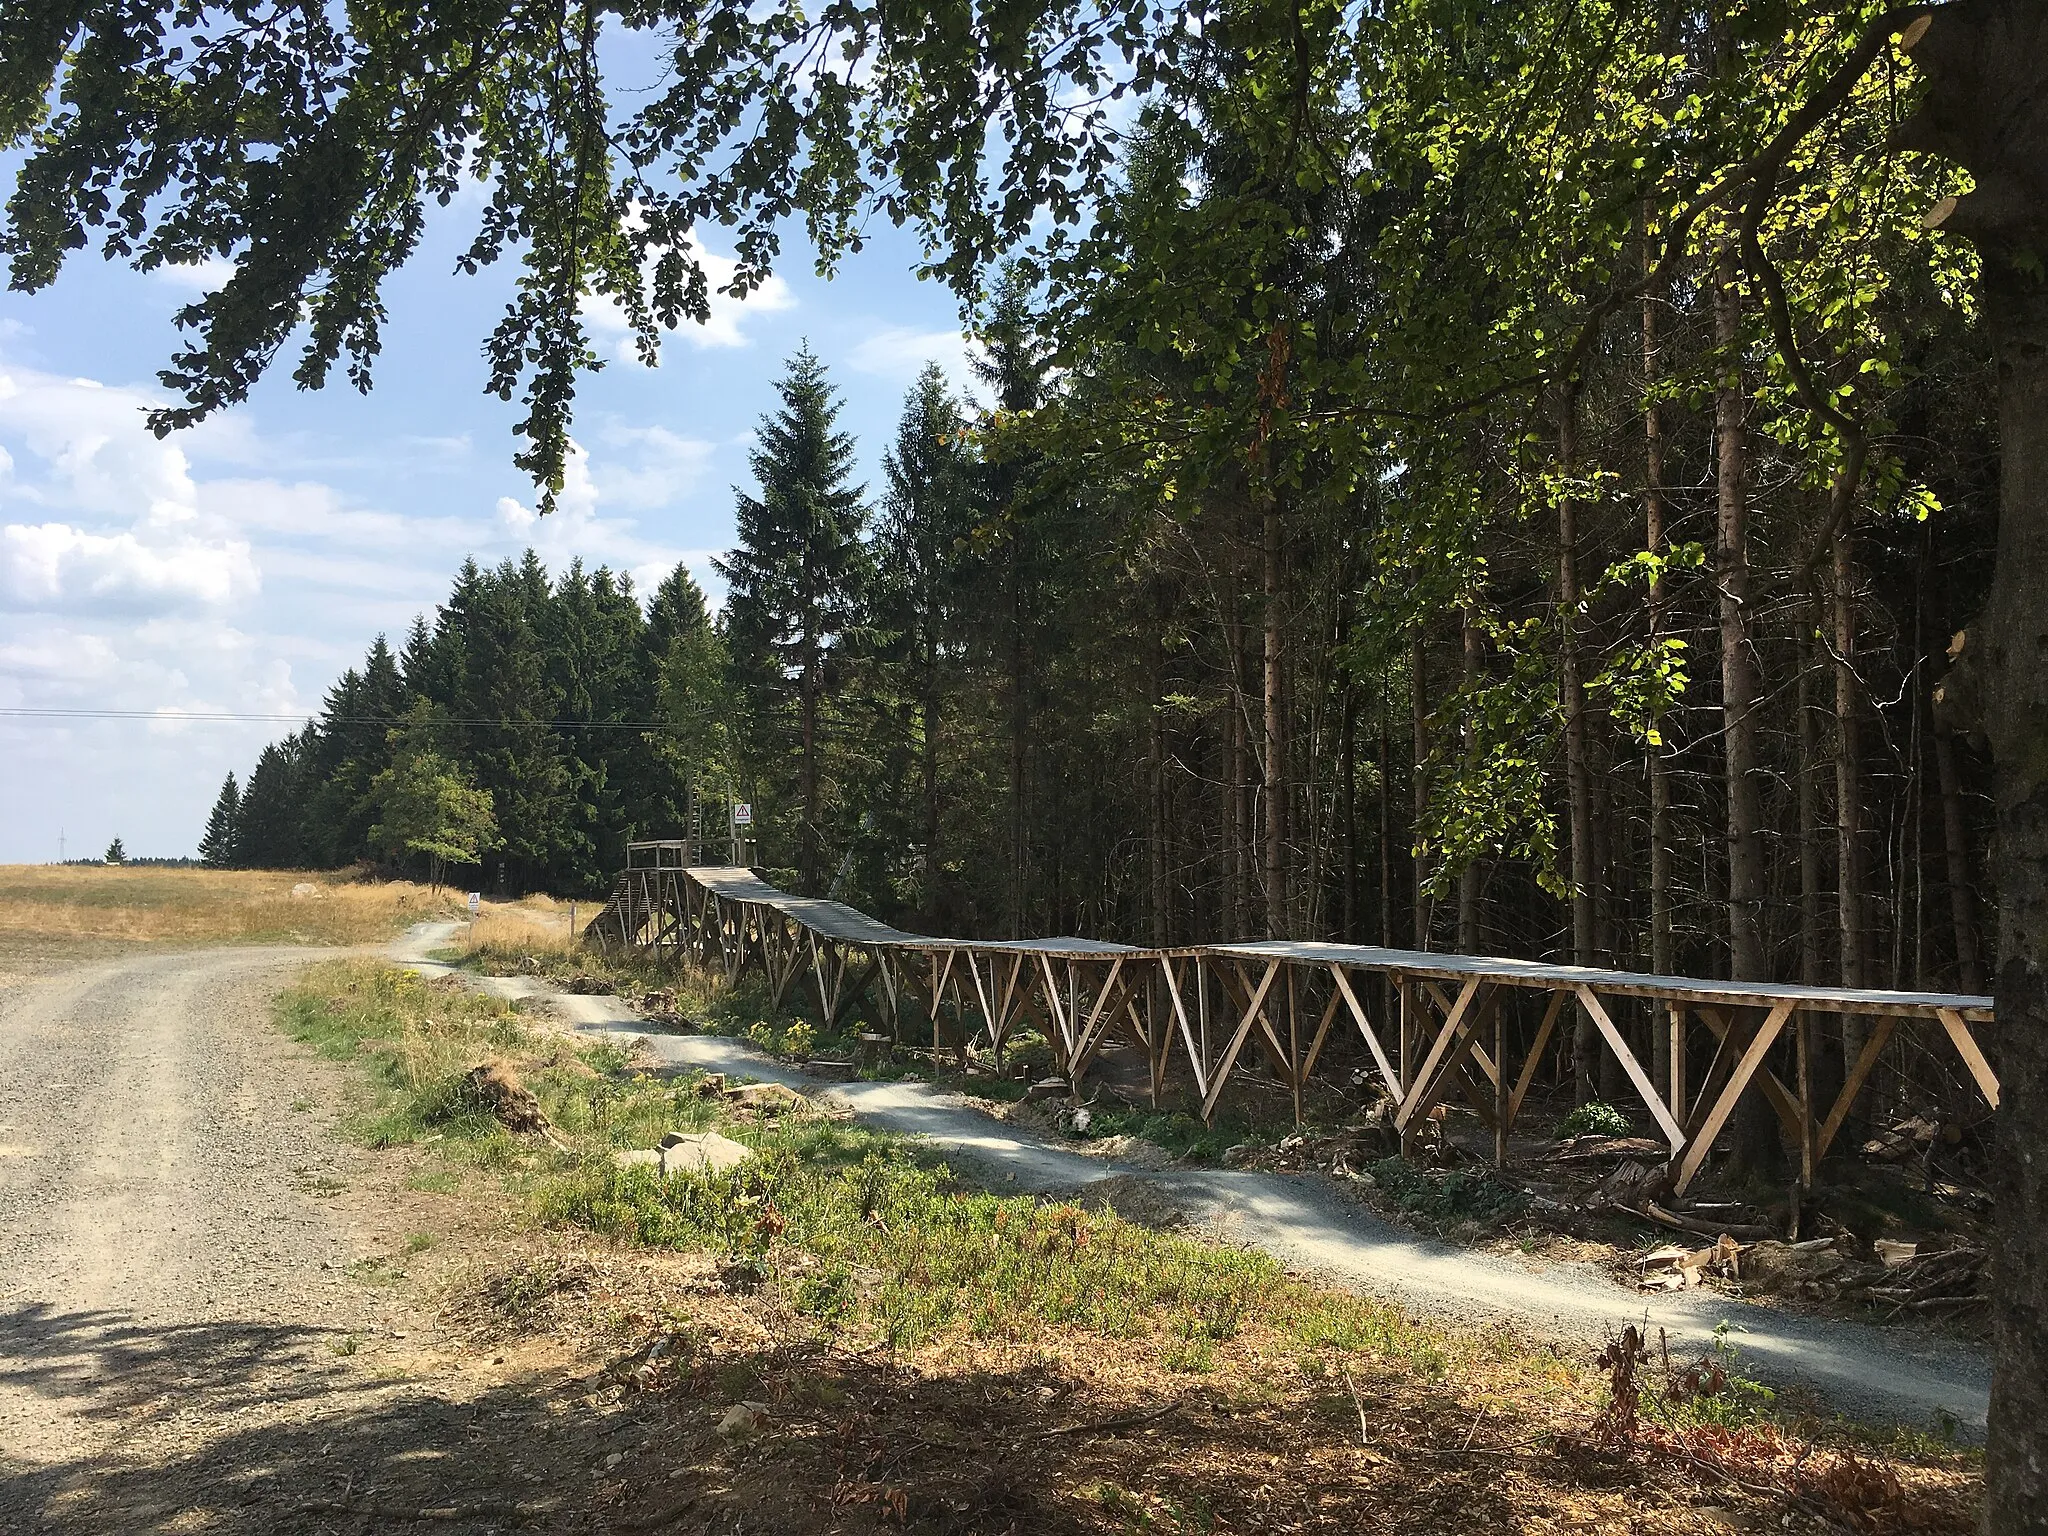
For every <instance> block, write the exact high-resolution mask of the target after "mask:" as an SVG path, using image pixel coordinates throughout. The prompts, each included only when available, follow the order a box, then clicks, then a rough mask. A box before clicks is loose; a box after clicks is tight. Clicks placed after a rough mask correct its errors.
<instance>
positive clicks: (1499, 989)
mask: <svg viewBox="0 0 2048 1536" xmlns="http://www.w3.org/2000/svg"><path fill="white" fill-rule="evenodd" d="M701 851H702V850H701V849H700V846H699V845H698V844H697V843H695V842H693V841H689V840H678V841H673V842H646V843H634V844H632V845H631V846H630V847H629V848H628V850H627V861H626V868H625V870H624V871H623V872H622V873H621V874H620V876H619V879H618V882H617V884H616V885H615V887H614V888H613V891H612V895H611V898H610V900H609V901H607V903H606V904H605V906H604V908H603V910H602V911H601V912H600V913H599V914H598V916H597V917H596V918H594V919H593V920H592V922H591V924H590V927H589V928H588V929H587V930H586V932H585V941H586V942H588V943H596V944H600V945H605V946H613V945H616V946H619V947H622V948H639V949H646V950H650V951H654V952H658V953H667V954H672V955H674V956H676V957H678V958H680V959H683V960H687V961H689V962H690V963H692V964H694V965H697V966H701V967H704V968H708V969H716V970H720V971H722V972H723V973H724V975H725V976H726V977H727V978H728V979H729V980H737V979H738V978H739V977H740V976H741V975H742V974H745V973H748V972H753V973H757V974H759V975H760V976H761V977H762V978H763V979H764V980H765V981H766V983H767V986H768V990H769V993H770V996H771V998H772V1000H773V1003H774V1005H775V1006H776V1007H778V1008H779V1007H781V1006H782V1004H783V1002H784V1001H785V999H788V998H790V997H791V995H792V989H793V988H796V989H800V990H802V991H805V992H810V993H813V994H814V995H815V998H816V1003H817V1011H818V1016H819V1019H820V1022H821V1023H822V1024H823V1026H824V1027H825V1029H826V1030H827V1031H828V1032H829V1031H832V1030H835V1029H837V1028H838V1027H839V1026H840V1025H842V1024H843V1023H844V1022H845V1021H846V1020H848V1019H849V1018H850V1017H851V1016H852V1015H853V1014H854V1013H855V1012H857V1011H859V1012H864V1013H865V1014H866V1015H867V1016H868V1018H869V1019H870V1020H871V1021H872V1022H874V1023H876V1024H878V1025H879V1026H880V1027H881V1029H882V1031H883V1032H885V1033H887V1034H889V1035H891V1036H892V1037H893V1038H894V1039H896V1040H897V1041H898V1042H899V1043H905V1044H908V1043H912V1041H911V1038H910V1036H911V1035H914V1036H915V1037H916V1038H917V1041H918V1042H919V1043H921V1040H922V1037H923V1036H924V1035H925V1034H926V1033H928V1034H929V1037H930V1041H931V1049H932V1050H933V1051H934V1052H943V1051H945V1050H946V1049H948V1048H949V1047H950V1048H951V1049H953V1050H955V1051H957V1052H958V1053H960V1055H961V1056H962V1057H963V1058H964V1056H965V1055H966V1053H967V1052H968V1051H969V1050H971V1049H985V1050H988V1051H990V1052H991V1053H993V1055H994V1056H995V1058H996V1060H997V1062H998V1064H999V1065H1000V1063H1001V1061H1002V1058H1003V1053H1004V1052H1005V1050H1006V1049H1007V1048H1008V1047H1009V1046H1010V1045H1011V1043H1012V1042H1013V1040H1014V1038H1015V1036H1016V1035H1017V1034H1018V1032H1019V1031H1020V1030H1021V1029H1024V1028H1033V1027H1035V1028H1037V1029H1038V1030H1040V1031H1041V1032H1042V1033H1043V1035H1044V1037H1045V1039H1046V1041H1047V1042H1048V1044H1049V1046H1050V1048H1051V1050H1052V1054H1053V1059H1054V1063H1055V1065H1056V1067H1057V1069H1058V1070H1059V1072H1060V1075H1061V1076H1063V1077H1065V1078H1067V1079H1068V1080H1069V1081H1070V1082H1072V1083H1075V1084H1078V1083H1079V1082H1080V1081H1081V1079H1082V1078H1083V1077H1084V1075H1085V1074H1086V1073H1087V1071H1088V1069H1089V1067H1090V1066H1091V1064H1093V1063H1094V1061H1095V1059H1096V1057H1097V1056H1098V1055H1099V1054H1100V1053H1101V1051H1102V1049H1103V1047H1104V1046H1105V1045H1107V1044H1109V1043H1110V1042H1111V1041H1112V1039H1117V1040H1119V1041H1120V1042H1121V1043H1128V1044H1130V1045H1133V1046H1136V1047H1138V1048H1139V1049H1141V1050H1142V1051H1143V1052H1144V1053H1145V1059H1146V1061H1147V1063H1148V1065H1149V1069H1150V1071H1149V1075H1150V1083H1151V1093H1152V1098H1153V1102H1154V1103H1155V1104H1157V1103H1158V1102H1159V1101H1160V1099H1161V1098H1162V1096H1163V1095H1164V1094H1165V1092H1166V1089H1167V1084H1168V1081H1169V1079H1170V1077H1171V1076H1172V1074H1173V1071H1174V1069H1175V1067H1176V1066H1179V1067H1180V1068H1182V1069H1183V1070H1184V1071H1185V1072H1186V1074H1187V1076H1188V1078H1189V1079H1190V1080H1191V1082H1192V1085H1193V1087H1194V1090H1195V1094H1196V1096H1197V1098H1198V1099H1199V1101H1200V1105H1201V1111H1202V1115H1203V1118H1204V1119H1211V1118H1213V1117H1214V1115H1215V1113H1216V1109H1217V1106H1218V1104H1219V1102H1220V1101H1221V1099H1222V1096H1223V1091H1224V1088H1225V1086H1226V1085H1227V1084H1228V1083H1229V1082H1230V1081H1231V1079H1232V1076H1233V1074H1234V1073H1236V1072H1238V1071H1239V1070H1241V1069H1242V1068H1243V1066H1244V1064H1245V1062H1246V1060H1247V1054H1248V1053H1249V1055H1250V1057H1252V1058H1255V1059H1258V1060H1260V1061H1263V1063H1264V1064H1265V1066H1266V1068H1267V1069H1268V1070H1269V1071H1270V1072H1271V1073H1272V1075H1273V1077H1274V1078H1275V1079H1277V1081H1278V1082H1279V1083H1280V1084H1281V1085H1282V1087H1283V1088H1284V1089H1285V1090H1287V1091H1290V1092H1291V1093H1292V1096H1293V1100H1294V1108H1295V1114H1296V1117H1297V1119H1299V1118H1300V1115H1301V1111H1302V1098H1303V1092H1304V1090H1305V1089H1306V1088H1307V1086H1308V1084H1309V1081H1310V1078H1311V1075H1312V1074H1313V1073H1314V1072H1315V1071H1316V1069H1317V1067H1318V1066H1319V1065H1321V1064H1322V1063H1323V1062H1324V1061H1325V1058H1326V1053H1327V1052H1328V1050H1329V1047H1330V1046H1331V1044H1332V1037H1333V1033H1334V1034H1337V1035H1341V1036H1349V1035H1350V1034H1351V1032H1352V1031H1354V1030H1355V1031H1356V1033H1357V1035H1358V1037H1359V1043H1360V1044H1361V1045H1362V1046H1363V1048H1364V1050H1365V1052H1366V1054H1367V1056H1368V1057H1369V1066H1366V1067H1365V1068H1364V1070H1368V1071H1370V1072H1371V1073H1372V1074H1373V1075H1374V1076H1376V1077H1377V1078H1378V1079H1379V1080H1380V1082H1381V1084H1382V1085H1383V1086H1384V1087H1385V1089H1386V1091H1387V1093H1388V1095H1389V1096H1390V1098H1391V1100H1392V1102H1393V1105H1394V1112H1393V1113H1394V1124H1395V1127H1396V1129H1397V1130H1398V1131H1399V1132H1400V1134H1401V1137H1402V1143H1403V1146H1404V1147H1405V1146H1406V1145H1408V1143H1409V1142H1410V1141H1411V1140H1412V1139H1413V1138H1414V1137H1415V1136H1416V1135H1417V1134H1418V1133H1419V1132H1420V1131H1421V1130H1422V1129H1423V1128H1424V1126H1425V1125H1426V1124H1427V1122H1428V1118H1429V1116H1430V1113H1431V1111H1432V1110H1434V1109H1435V1108H1436V1107H1437V1105H1438V1104H1440V1103H1441V1102H1443V1101H1444V1100H1445V1099H1446V1098H1448V1097H1449V1096H1451V1095H1453V1094H1456V1095H1458V1096H1460V1097H1461V1098H1463V1099H1464V1100H1465V1101H1466V1102H1467V1103H1469V1104H1470V1105H1471V1107H1472V1109H1473V1110H1474V1112H1475V1113H1476V1114H1477V1115H1478V1117H1479V1118H1480V1120H1481V1121H1482V1122H1484V1123H1485V1124H1486V1125H1487V1126H1488V1127H1489V1128H1490V1129H1491V1130H1492V1132H1493V1136H1494V1153H1495V1157H1496V1159H1498V1160H1505V1158H1506V1155H1507V1143H1508V1134H1509V1132H1510V1130H1511V1129H1512V1128H1513V1126H1514V1124H1515V1122H1516V1119H1517V1117H1518V1116H1519V1115H1520V1113H1521V1111H1522V1107H1523V1103H1524V1101H1525V1100H1526V1098H1527V1097H1528V1095H1529V1092H1530V1089H1531V1087H1532V1086H1533V1085H1534V1083H1535V1081H1536V1077H1537V1072H1538V1069H1539V1067H1540V1066H1541V1064H1542V1062H1543V1060H1544V1058H1545V1053H1546V1051H1547V1050H1549V1049H1550V1047H1551V1046H1552V1044H1553V1042H1555V1041H1558V1040H1559V1039H1560V1036H1559V1033H1558V1031H1559V1029H1560V1027H1561V1025H1562V1023H1563V1021H1565V1020H1566V1018H1567V1016H1568V1015H1569V1014H1570V1012H1571V1011H1572V1010H1574V1009H1576V1010H1582V1011H1583V1013H1584V1014H1585V1016H1586V1017H1587V1018H1588V1019H1589V1020H1590V1021H1591V1022H1592V1024H1593V1026H1594V1028H1595V1029H1597V1030H1598V1031H1599V1033H1600V1035H1601V1036H1602V1038H1603V1039H1604V1040H1605V1041H1606V1044H1607V1047H1608V1048H1609V1049H1610V1050H1611V1051H1612V1052H1613V1053H1614V1055H1615V1057H1616V1059H1617V1060H1618V1061H1619V1062H1620V1064H1621V1067H1622V1070H1623V1072H1624V1073H1625V1075H1626V1077H1627V1080H1628V1082H1629V1085H1630V1087H1631V1089H1632V1090H1633V1092H1634V1094H1635V1096H1636V1097H1637V1098H1638V1099H1639V1100H1640V1101H1641V1103H1642V1104H1643V1106H1644V1107H1645V1109H1647V1111H1648V1112H1649V1115H1650V1117H1651V1119H1652V1120H1654V1121H1655V1123H1656V1126H1657V1129H1658V1132H1659V1134H1660V1135H1661V1137H1662V1138H1663V1140H1664V1141H1665V1142H1666V1144H1667V1145H1668V1147H1669V1156H1670V1161H1671V1164H1672V1173H1673V1181H1674V1186H1675V1188H1676V1190H1677V1191H1678V1192H1680V1193H1683V1192H1684V1190H1685V1188H1686V1187H1687V1186H1688V1185H1689V1184H1690V1183H1691V1182H1692V1181H1693V1179H1694V1178H1695V1177H1696V1176H1697V1175H1698V1173H1699V1171H1700V1169H1701V1167H1702V1166H1703V1165H1704V1163H1705V1162H1706V1159H1707V1157H1708V1155H1709V1153H1710V1152H1711V1151H1712V1149H1713V1146H1714V1143H1715V1140H1716V1139H1717V1138H1718V1137H1719V1136H1720V1135H1721V1132H1722V1131H1723V1129H1724V1128H1725V1127H1726V1126H1727V1124H1728V1121H1729V1119H1730V1117H1731V1116H1732V1115H1733V1114H1734V1112H1735V1108H1736V1106H1737V1104H1738V1103H1739V1102H1740V1101H1741V1099H1742V1098H1743V1096H1744V1095H1745V1094H1748V1093H1761V1094H1763V1095H1764V1096H1765V1097H1766V1098H1767V1099H1768V1100H1769V1101H1770V1104H1771V1107H1772V1109H1773V1111H1774V1112H1775V1113H1776V1115H1777V1117H1778V1119H1779V1121H1780V1123H1781V1125H1782V1126H1783V1129H1784V1131H1785V1135H1786V1140H1787V1143H1788V1145H1790V1146H1792V1147H1795V1148H1797V1156H1798V1164H1799V1177H1800V1180H1801V1182H1802V1183H1804V1184H1808V1185H1810V1184H1811V1183H1812V1182H1813V1176H1814V1169H1815V1167H1816V1165H1817V1164H1818V1163H1819V1162H1820V1160H1821V1159H1822V1158H1823V1157H1824V1156H1826V1154H1827V1152H1828V1149H1829V1148H1830V1146H1831V1145H1832V1144H1833V1143H1834V1140H1835V1138H1836V1136H1837V1135H1838V1134H1839V1132H1840V1131H1841V1129H1842V1126H1843V1124H1844V1123H1845V1122H1846V1120H1847V1118H1848V1115H1849V1111H1850V1108H1851V1106H1852V1105H1853V1104H1854V1103H1855V1101H1856V1099H1857V1096H1858V1095H1859V1094H1860V1093H1861V1092H1862V1091H1863V1089H1864V1087H1865V1086H1866V1085H1867V1084H1868V1082H1869V1081H1870V1077H1871V1073H1872V1071H1873V1069H1874V1068H1875V1067H1876V1065H1877V1062H1878V1059H1879V1057H1880V1055H1881V1054H1882V1053H1883V1051H1884V1050H1885V1048H1886V1046H1887V1045H1888V1044H1889V1043H1890V1042H1891V1040H1892V1038H1893V1035H1894V1033H1895V1032H1896V1031H1898V1030H1899V1029H1901V1028H1905V1029H1912V1030H1919V1031H1923V1032H1928V1033H1929V1034H1931V1035H1934V1036H1938V1037H1940V1038H1944V1039H1946V1041H1947V1042H1948V1043H1949V1044H1950V1045H1951V1046H1952V1047H1953V1048H1954V1050H1955V1052H1956V1053H1957V1055H1958V1056H1959V1057H1960V1059H1961V1062H1962V1065H1963V1066H1964V1068H1965V1069H1966V1070H1967V1071H1968V1073H1969V1076H1970V1078H1971V1080H1972V1081H1973V1082H1974V1083H1975V1085H1976V1087H1977V1089H1978V1090H1979V1091H1980V1092H1981V1093H1982V1094H1983V1096H1984V1098H1985V1100H1986V1101H1987V1102H1988V1103H1989V1104H1990V1105H1991V1106H1992V1108H1994V1109H1995V1108H1996V1107H1997V1105H1998V1094H1999V1089H1998V1079H1997V1076H1996V1075H1995V1073H1994V1072H1993V1070H1992V1067H1991V1064H1990V1062H1989V1061H1988V1060H1987V1059H1986V1057H1985V1055H1984V1052H1983V1051H1982V1049H1981V1048H1980V1047H1979V1045H1978V1042H1977V1039H1976V1035H1975V1031H1974V1026H1976V1025H1978V1024H1983V1023H1988V1022H1990V1021H1991V1019H1992V1016H1993V1015H1992V1000H1991V999H1990V998H1988V997H1970V996H1960V995H1954V994H1948V993H1926V992H1890V991H1879V990H1872V989H1863V988H1844V987H1809V986H1801V985H1794V984H1788V983H1775V982H1734V981H1709V980H1704V979H1700V978H1695V977H1684V976H1655V975H1647V974H1643V973H1640V972H1635V971H1619V970H1603V969H1597V968H1593V967H1587V966H1577V965H1553V964H1549V963H1547V962H1542V961H1531V960H1511V959H1503V958H1499V957H1493V956H1483V955H1460V954H1438V953H1432V952H1428V951H1421V950H1405V949H1383V948H1380V947H1377V946H1374V945H1359V944H1332V943H1321V942H1311V941H1292V940H1268V941H1263V942H1250V943H1241V944H1200V945H1186V946H1177V947H1171V948H1140V947H1135V946H1131V945H1123V944H1111V943H1105V942H1103V941H1101V940H1097V939H1077V938H1048V939H949V938H935V937H931V936H928V935H924V934H915V933H906V932H904V931H903V930H901V929H898V928H892V927H890V926H889V925H888V924H886V923H883V922H880V921H878V920H877V919H875V918H873V917H871V916H869V915H868V914H867V913H865V912H861V911H858V910H856V909H855V908H852V907H849V906H846V905H844V904H842V903H840V902H835V901H827V900H823V899H820V898H817V897H809V896H791V895H789V894H787V893H786V892H783V891H779V890H777V889H776V888H775V887H774V886H771V885H769V884H767V883H766V882H765V881H763V880H761V879H760V878H759V877H758V876H756V875H755V874H754V872H753V871H752V870H750V869H742V868H735V867H732V866H728V865H717V864H700V863H697V862H695V859H696V858H697V857H698V856H700V854H701ZM1624 999H1626V1000H1629V1002H1628V1003H1623V1002H1622V1001H1621V1000H1624ZM1629 1008H1633V1009H1634V1010H1636V1015H1635V1016H1636V1017H1640V1016H1641V1015H1642V1014H1643V1013H1644V1012H1647V1015H1648V1027H1649V1028H1651V1029H1661V1030H1664V1031H1666V1032H1667V1038H1668V1041H1669V1047H1670V1049H1669V1062H1670V1071H1669V1074H1668V1081H1667V1083H1666V1084H1665V1085H1663V1086H1662V1088H1661V1089H1660V1086H1659V1085H1658V1084H1657V1083H1656V1082H1654V1081H1653V1080H1652V1077H1651V1074H1650V1073H1649V1072H1648V1071H1646V1070H1645V1069H1644V1067H1643V1064H1642V1061H1641V1060H1640V1058H1639V1057H1638V1056H1637V1054H1636V1052H1635V1050H1634V1049H1633V1048H1632V1046H1631V1044H1630V1041H1629V1038H1628V1033H1629V1032H1628V1031H1627V1030H1626V1029H1624V1028H1623V1027H1622V1026H1621V1025H1620V1024H1618V1023H1617V1022H1616V1019H1615V1013H1616V1012H1618V1011H1620V1012H1626V1010H1627V1009H1629ZM1828 1015H1840V1016H1845V1017H1854V1018H1859V1019H1862V1020H1864V1021H1866V1023H1867V1026H1868V1028H1867V1033H1866V1034H1865V1037H1864V1042H1863V1046H1862V1049H1861V1051H1860V1052H1859V1054H1858V1055H1857V1057H1856V1059H1855V1060H1854V1061H1853V1062H1846V1063H1844V1071H1843V1076H1842V1082H1841V1085H1840V1087H1839V1088H1838V1089H1837V1090H1836V1091H1835V1092H1834V1094H1833V1095H1832V1098H1831V1100H1830V1101H1829V1102H1827V1103H1825V1104H1823V1103H1821V1102H1820V1094H1819V1093H1818V1091H1817V1083H1816V1079H1817V1075H1818V1074H1817V1066H1818V1062H1817V1054H1818V1026H1819V1023H1820V1020H1821V1019H1822V1018H1824V1017H1826V1016H1828ZM906 1020H910V1021H912V1022H910V1023H909V1024H908V1026H907V1027H908V1030H909V1032H910V1033H909V1034H906ZM1702 1032H1704V1034H1703V1036H1702ZM949 1033H950V1035H951V1039H950V1040H949V1039H948V1038H947V1036H948V1034H949ZM1562 1038H1569V1031H1567V1033H1566V1035H1565V1036H1564V1037H1562ZM1696 1045H1697V1046H1698V1049H1697V1050H1695V1049H1694V1047H1695V1046H1696ZM1774 1052H1775V1058H1776V1059H1774ZM1347 1054H1350V1055H1353V1056H1354V1057H1355V1055H1356V1052H1355V1051H1354V1052H1348V1053H1347ZM1788 1059H1789V1060H1788ZM1698 1060H1704V1061H1705V1069H1704V1071H1701V1072H1699V1073H1698V1074H1697V1076H1695V1075H1694V1074H1693V1073H1692V1072H1690V1071H1689V1066H1690V1064H1691V1063H1692V1062H1694V1061H1698ZM1781 1068H1788V1069H1789V1080H1788V1079H1787V1077H1786V1076H1781V1075H1780V1069H1781Z"/></svg>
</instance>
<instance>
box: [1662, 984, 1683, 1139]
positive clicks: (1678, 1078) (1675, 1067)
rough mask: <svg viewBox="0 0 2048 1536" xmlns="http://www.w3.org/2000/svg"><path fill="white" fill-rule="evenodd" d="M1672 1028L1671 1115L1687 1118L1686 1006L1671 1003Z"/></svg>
mask: <svg viewBox="0 0 2048 1536" xmlns="http://www.w3.org/2000/svg"><path fill="white" fill-rule="evenodd" d="M1666 1006H1667V1012H1668V1013H1669V1014H1670V1020H1669V1024H1670V1029H1671V1116H1672V1118H1673V1119H1674V1120H1683V1119H1684V1118H1685V1008H1684V1007H1683V1005H1681V1004H1678V1003H1670V1004H1668V1005H1666Z"/></svg>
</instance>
